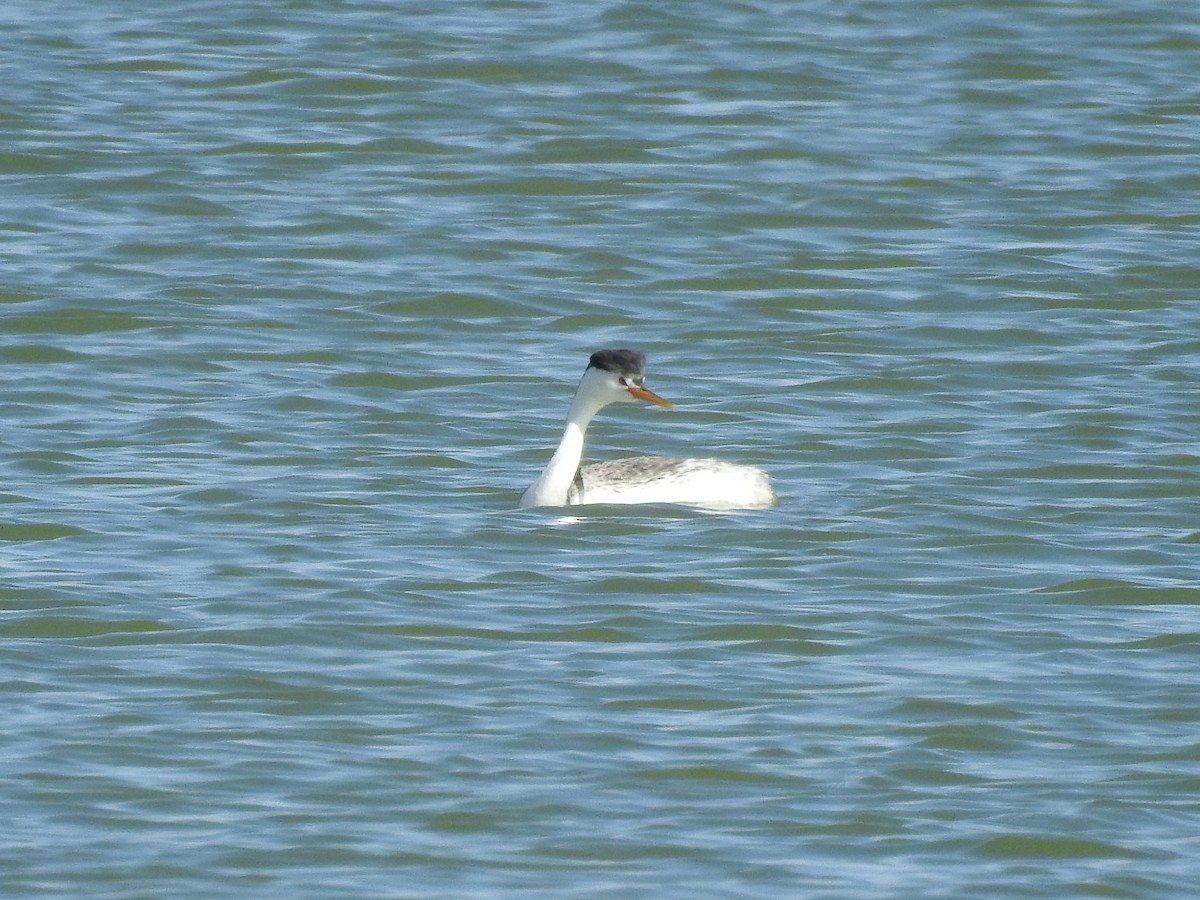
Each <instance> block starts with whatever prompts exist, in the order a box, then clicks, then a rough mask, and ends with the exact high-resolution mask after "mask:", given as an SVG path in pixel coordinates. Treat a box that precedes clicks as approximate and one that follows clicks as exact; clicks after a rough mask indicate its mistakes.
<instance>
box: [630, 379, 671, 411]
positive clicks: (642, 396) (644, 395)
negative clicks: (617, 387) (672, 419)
mask: <svg viewBox="0 0 1200 900" xmlns="http://www.w3.org/2000/svg"><path fill="white" fill-rule="evenodd" d="M625 388H626V390H628V391H629V393H631V394H633V396H635V397H637V398H638V399H639V400H645V401H646V402H647V403H655V404H657V405H658V406H665V407H666V408H667V409H670V408H671V404H670V403H669V402H668V401H666V400H664V399H663V398H662V397H660V396H658V394H656V393H654V391H648V390H646V389H645V388H644V387H638V386H637V385H636V384H627V385H625Z"/></svg>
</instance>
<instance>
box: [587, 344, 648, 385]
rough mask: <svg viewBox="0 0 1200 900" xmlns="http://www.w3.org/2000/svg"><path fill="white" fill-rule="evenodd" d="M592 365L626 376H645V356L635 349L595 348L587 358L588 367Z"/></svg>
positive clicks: (638, 377) (639, 377)
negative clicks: (590, 356) (588, 358)
mask: <svg viewBox="0 0 1200 900" xmlns="http://www.w3.org/2000/svg"><path fill="white" fill-rule="evenodd" d="M593 366H594V367H595V368H597V369H604V371H606V372H615V373H616V374H617V375H623V376H625V377H626V378H636V379H642V378H645V377H646V356H645V354H643V353H638V352H637V351H636V350H597V351H596V352H595V353H593V354H592V358H591V359H590V360H588V368H592V367H593Z"/></svg>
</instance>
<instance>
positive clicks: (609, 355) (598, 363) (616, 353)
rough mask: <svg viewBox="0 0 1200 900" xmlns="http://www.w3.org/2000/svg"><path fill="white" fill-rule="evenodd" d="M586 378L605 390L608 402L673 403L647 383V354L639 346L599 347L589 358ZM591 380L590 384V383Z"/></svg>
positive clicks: (599, 388) (585, 373)
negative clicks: (655, 391)
mask: <svg viewBox="0 0 1200 900" xmlns="http://www.w3.org/2000/svg"><path fill="white" fill-rule="evenodd" d="M583 377H584V380H585V381H588V382H590V383H591V384H594V390H596V391H597V392H598V393H599V392H601V391H602V392H603V394H604V396H606V397H607V399H606V400H605V402H606V403H622V402H632V401H634V400H642V401H644V402H646V403H655V404H657V405H658V406H665V407H667V408H668V409H670V407H671V404H670V403H668V402H667V401H666V400H664V399H663V398H662V397H660V396H658V394H656V393H654V391H651V390H649V389H647V387H646V357H645V355H644V354H641V353H638V352H637V351H636V350H597V351H596V352H595V353H593V354H592V357H591V359H589V360H588V367H587V371H585V372H584V373H583ZM591 384H590V385H589V386H591Z"/></svg>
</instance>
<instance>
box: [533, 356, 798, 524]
mask: <svg viewBox="0 0 1200 900" xmlns="http://www.w3.org/2000/svg"><path fill="white" fill-rule="evenodd" d="M645 377H646V357H645V356H643V355H642V354H641V353H637V352H635V351H633V350H598V351H596V352H595V353H593V354H592V356H591V359H590V360H589V361H588V367H587V369H586V370H585V371H584V373H583V379H582V380H581V381H580V382H579V388H578V389H577V390H576V391H575V399H574V400H572V401H571V411H570V412H569V413H568V414H567V428H566V431H564V432H563V436H562V440H561V441H559V444H558V449H557V450H555V451H554V456H553V457H551V459H550V462H549V463H548V464H547V465H546V468H545V470H544V471H543V472H542V474H541V475H539V476H538V479H537V481H535V482H534V483H533V484H532V485H530V486H529V488H528V490H526V491H525V493H524V494H523V495H522V496H521V506H522V507H528V506H571V505H574V504H578V503H686V504H689V505H692V506H707V507H716V508H723V509H763V508H766V507H769V506H774V505H775V504H776V503H777V502H779V501H778V498H777V497H776V496H775V492H774V491H773V490H771V481H770V479H769V478H768V477H767V475H766V473H765V472H763V471H761V470H759V469H756V468H754V467H752V466H738V465H734V464H733V463H727V462H722V461H721V460H719V459H670V458H668V457H665V456H635V457H631V458H629V459H617V460H613V461H611V462H604V463H598V464H596V465H592V466H583V467H582V468H581V467H580V465H579V461H580V459H581V458H582V456H583V438H584V435H585V434H586V433H587V427H588V423H589V422H591V421H592V417H593V416H595V415H596V413H598V412H599V411H600V410H602V409H603V408H604V407H606V406H608V404H610V403H629V402H632V401H635V400H642V401H645V402H646V403H655V404H657V405H658V406H665V407H667V408H668V409H669V408H670V406H671V404H670V403H668V402H667V401H666V400H664V399H663V398H662V397H660V396H658V394H655V393H654V392H653V391H650V390H647V388H646V385H645Z"/></svg>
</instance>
